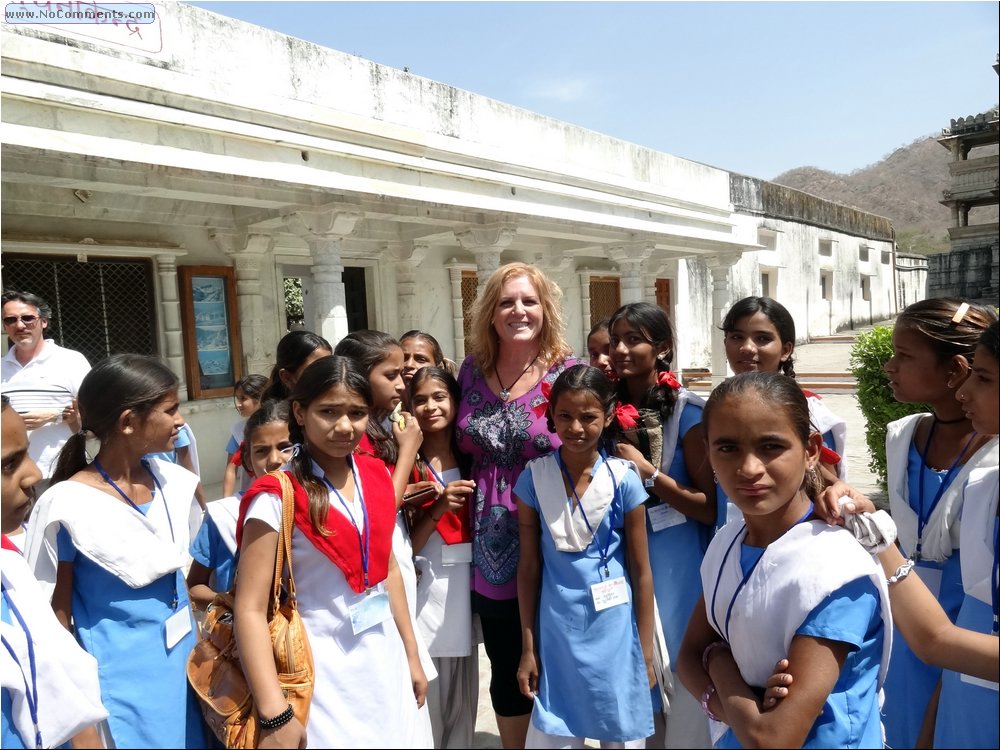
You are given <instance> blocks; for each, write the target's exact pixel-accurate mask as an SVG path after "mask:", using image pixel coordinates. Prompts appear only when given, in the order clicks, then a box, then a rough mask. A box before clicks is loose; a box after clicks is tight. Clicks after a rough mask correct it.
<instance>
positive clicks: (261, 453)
mask: <svg viewBox="0 0 1000 750" xmlns="http://www.w3.org/2000/svg"><path fill="white" fill-rule="evenodd" d="M288 409H289V406H288V402H287V401H265V402H264V403H262V404H260V406H259V407H258V408H257V409H256V410H255V411H254V412H253V414H251V415H250V417H249V418H248V419H247V421H246V425H245V426H244V430H243V436H242V437H241V438H240V444H241V446H242V448H241V456H242V461H243V468H244V470H245V471H246V473H247V474H248V475H250V476H252V477H257V478H259V477H262V476H264V475H265V474H267V472H269V471H274V470H275V469H280V468H281V467H282V466H284V465H285V464H286V463H288V460H289V459H290V458H291V456H292V441H291V439H290V438H289V436H288ZM239 512H240V500H239V498H238V497H224V498H221V499H219V500H215V501H213V502H211V503H209V504H208V508H207V509H206V512H205V521H204V523H203V524H202V526H201V529H200V530H199V531H198V535H197V536H196V537H195V540H194V541H193V542H191V557H192V558H193V561H192V563H191V569H190V570H189V571H188V575H187V584H188V590H189V591H190V594H191V602H192V604H193V605H194V606H195V607H196V608H198V609H205V608H206V607H207V606H208V605H209V604H211V603H212V600H213V599H214V598H215V594H216V592H220V591H229V590H230V589H231V588H232V586H233V579H234V578H235V576H236V519H237V518H238V517H239Z"/></svg>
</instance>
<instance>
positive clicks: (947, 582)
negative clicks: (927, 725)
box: [883, 414, 997, 747]
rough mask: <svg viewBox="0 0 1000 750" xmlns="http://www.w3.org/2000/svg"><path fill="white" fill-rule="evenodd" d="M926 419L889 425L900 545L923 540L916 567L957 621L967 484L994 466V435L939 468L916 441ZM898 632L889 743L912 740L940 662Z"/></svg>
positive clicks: (911, 551)
mask: <svg viewBox="0 0 1000 750" xmlns="http://www.w3.org/2000/svg"><path fill="white" fill-rule="evenodd" d="M924 418H933V417H932V416H931V415H929V414H912V415H909V416H907V417H903V418H902V419H898V420H896V421H895V422H891V423H890V424H889V425H888V427H887V429H886V440H885V443H886V463H887V468H888V479H887V486H888V490H889V509H890V513H891V514H892V518H893V520H894V521H895V523H896V529H897V535H898V540H899V546H900V549H901V551H902V552H903V554H904V555H906V556H907V557H913V556H916V554H917V548H918V542H919V548H920V550H919V560H918V561H917V565H916V570H917V572H918V573H919V574H920V578H921V580H922V581H923V582H924V583H925V584H926V585H927V588H928V589H930V591H931V593H933V594H934V595H935V596H936V597H937V599H938V601H939V602H940V604H941V607H942V609H944V611H945V612H946V613H947V614H948V617H949V618H950V619H951V620H952V622H955V620H956V619H957V617H958V611H959V609H960V608H961V606H962V600H963V599H964V596H965V595H964V592H963V590H962V564H961V554H960V550H959V529H960V525H961V524H960V519H961V513H962V501H963V488H964V487H965V484H966V482H967V481H968V478H969V475H970V473H971V472H972V471H973V470H974V469H976V468H983V467H989V466H996V465H997V439H996V438H994V439H993V440H991V441H989V442H988V443H986V445H984V446H982V447H981V448H980V449H979V450H978V451H976V452H975V453H974V454H972V455H971V456H969V458H968V460H967V461H966V462H965V464H964V465H960V464H955V465H953V466H952V467H951V469H950V470H948V471H936V470H935V469H932V468H929V467H927V466H926V465H925V464H924V460H923V458H922V457H921V455H920V453H919V451H918V450H917V448H916V446H915V445H914V443H913V435H914V433H915V431H916V428H917V425H919V423H920V421H921V420H922V419H924ZM898 635H899V634H898V633H897V637H896V638H895V641H894V645H893V654H892V670H891V671H890V672H889V678H888V680H887V681H886V686H885V704H884V706H883V714H884V717H885V719H884V721H885V731H886V744H887V745H888V746H889V747H913V746H914V744H915V743H916V741H917V735H918V734H919V732H920V727H921V724H922V723H923V720H924V714H925V713H926V710H927V704H928V702H929V700H930V698H931V694H932V693H933V692H934V689H935V687H936V686H937V683H938V680H939V679H940V678H941V669H940V667H934V666H931V665H929V664H925V663H924V662H922V661H921V660H920V659H918V658H917V655H916V654H914V653H913V651H911V650H910V647H909V646H908V645H907V644H906V641H905V640H904V639H903V638H902V637H898Z"/></svg>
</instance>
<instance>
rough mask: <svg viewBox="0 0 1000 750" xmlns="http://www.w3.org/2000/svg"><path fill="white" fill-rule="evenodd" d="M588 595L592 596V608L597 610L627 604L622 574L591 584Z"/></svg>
mask: <svg viewBox="0 0 1000 750" xmlns="http://www.w3.org/2000/svg"><path fill="white" fill-rule="evenodd" d="M590 595H591V596H592V597H594V609H596V610H597V611H598V612H600V611H601V610H604V609H608V608H609V607H617V606H618V605H619V604H628V586H627V585H626V583H625V578H624V577H623V576H619V577H618V578H612V579H611V580H609V581H601V582H600V583H595V584H593V585H592V586H591V587H590Z"/></svg>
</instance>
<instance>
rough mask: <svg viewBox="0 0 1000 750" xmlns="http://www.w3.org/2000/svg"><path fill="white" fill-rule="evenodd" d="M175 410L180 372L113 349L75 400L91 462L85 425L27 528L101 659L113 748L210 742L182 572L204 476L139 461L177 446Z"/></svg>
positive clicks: (47, 575)
mask: <svg viewBox="0 0 1000 750" xmlns="http://www.w3.org/2000/svg"><path fill="white" fill-rule="evenodd" d="M178 407H179V400H178V395H177V377H176V376H175V375H174V374H173V372H172V371H171V370H170V368H168V367H167V366H166V365H165V364H163V363H162V362H160V361H159V360H157V359H155V358H153V357H147V356H143V355H139V354H116V355H113V356H111V357H108V358H107V359H105V360H104V361H102V362H100V363H98V364H97V365H95V366H94V368H93V369H92V370H91V371H90V372H89V373H88V374H87V376H86V377H85V378H84V379H83V383H82V384H81V386H80V393H79V408H80V416H81V419H82V424H83V429H84V430H86V431H88V432H90V433H93V435H94V436H95V437H96V438H97V439H98V440H100V443H101V447H100V450H99V451H98V453H97V455H96V456H95V457H94V460H93V461H92V462H90V463H88V462H87V454H86V453H85V450H84V448H85V440H86V438H85V436H84V434H83V433H82V432H81V433H77V434H76V435H73V436H72V437H71V438H70V439H69V440H68V441H67V442H66V445H65V446H64V447H63V450H62V452H61V453H60V456H59V463H58V464H57V466H56V471H55V474H54V475H53V485H52V486H51V487H50V488H49V490H48V491H47V492H46V493H45V494H44V495H42V497H41V498H40V499H39V501H38V505H37V506H36V507H35V509H34V511H33V515H32V523H31V524H30V528H29V531H28V544H27V550H28V552H27V558H28V562H29V563H30V564H31V566H32V568H33V570H34V572H35V576H36V577H37V578H38V580H39V581H41V582H42V583H43V585H46V586H48V587H49V591H52V607H53V609H54V610H55V612H56V616H57V617H58V618H59V620H60V621H61V622H62V623H63V625H65V626H66V627H67V628H69V627H71V624H72V627H73V629H74V631H75V633H76V637H77V639H78V640H79V641H80V644H81V645H82V646H83V647H84V648H85V649H86V650H87V651H88V652H89V653H91V654H92V655H93V656H94V657H95V658H96V659H97V662H98V664H99V665H100V681H101V695H102V699H103V702H104V706H105V707H106V708H107V709H108V712H109V714H110V716H109V717H108V722H107V730H108V732H109V734H110V736H109V737H106V741H107V743H108V746H112V745H111V743H114V746H117V747H135V748H144V747H178V748H179V747H204V745H203V744H202V743H203V742H204V738H203V731H202V730H203V726H202V719H201V711H200V710H199V708H198V705H197V702H196V701H195V699H194V696H193V693H192V692H191V691H190V690H189V688H188V684H187V677H186V666H187V657H188V654H189V653H190V652H191V649H192V648H193V647H194V644H195V640H196V636H195V632H194V621H193V619H192V616H191V607H190V605H189V603H188V592H187V586H186V585H185V582H184V574H183V571H182V568H183V566H184V565H185V564H186V562H187V551H188V546H189V544H190V534H189V529H188V518H189V516H190V514H191V512H192V509H193V508H195V507H197V506H196V501H195V499H194V492H195V487H196V485H197V484H198V477H197V476H195V475H194V474H192V473H191V472H189V471H188V470H186V469H184V468H183V467H181V466H178V465H176V464H173V463H170V462H169V461H163V460H162V459H159V458H154V459H152V460H144V458H143V457H144V456H145V455H146V454H147V453H151V452H160V451H169V450H171V448H172V447H173V443H174V440H175V439H176V437H177V434H178V431H179V430H180V428H181V425H183V424H184V418H183V417H182V416H181V414H180V411H179V408H178ZM199 510H200V509H199ZM53 588H54V590H53Z"/></svg>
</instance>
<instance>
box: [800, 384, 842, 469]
mask: <svg viewBox="0 0 1000 750" xmlns="http://www.w3.org/2000/svg"><path fill="white" fill-rule="evenodd" d="M802 393H803V395H804V396H805V397H806V398H818V399H819V400H820V401H822V400H823V397H822V396H820V395H819V394H818V393H813V392H812V391H810V390H806V389H805V388H803V389H802ZM840 460H841V455H840V454H839V453H837V451H835V450H833V449H832V448H829V447H827V446H826V445H824V446H823V447H822V448H820V451H819V462H820V463H821V464H826V465H827V466H836V465H837V464H839V463H840Z"/></svg>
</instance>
